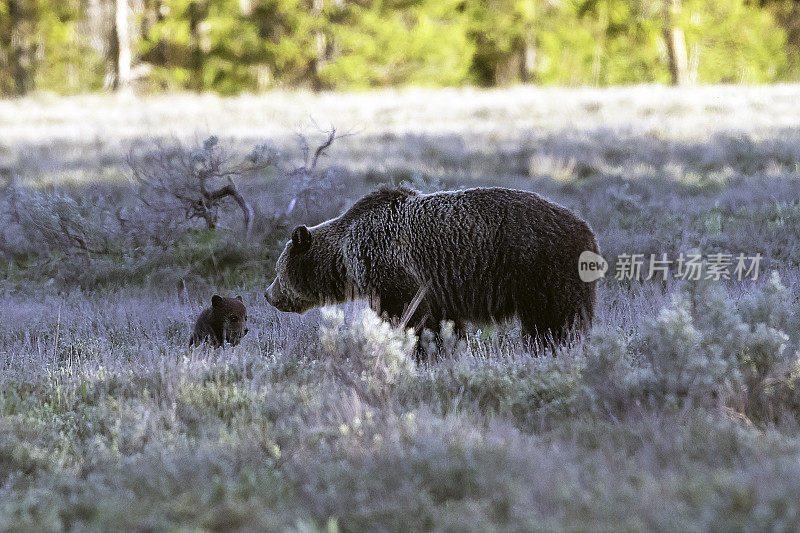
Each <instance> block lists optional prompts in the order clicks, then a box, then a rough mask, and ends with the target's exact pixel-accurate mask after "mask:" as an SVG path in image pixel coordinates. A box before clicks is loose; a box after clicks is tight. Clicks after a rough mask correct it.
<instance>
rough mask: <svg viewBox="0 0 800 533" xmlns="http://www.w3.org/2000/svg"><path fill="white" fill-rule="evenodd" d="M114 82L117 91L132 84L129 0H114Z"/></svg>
mask: <svg viewBox="0 0 800 533" xmlns="http://www.w3.org/2000/svg"><path fill="white" fill-rule="evenodd" d="M114 4H115V5H114V33H113V40H114V46H113V47H112V49H113V50H114V82H113V88H114V90H115V91H123V90H126V89H128V88H129V87H130V84H131V43H130V31H129V29H130V25H129V23H130V9H129V7H128V0H115V1H114Z"/></svg>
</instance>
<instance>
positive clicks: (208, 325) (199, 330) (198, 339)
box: [189, 294, 247, 348]
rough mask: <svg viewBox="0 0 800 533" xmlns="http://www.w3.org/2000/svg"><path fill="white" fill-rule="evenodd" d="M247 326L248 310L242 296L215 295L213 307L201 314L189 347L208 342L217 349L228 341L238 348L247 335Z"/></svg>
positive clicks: (212, 300) (212, 301)
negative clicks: (225, 296) (226, 296)
mask: <svg viewBox="0 0 800 533" xmlns="http://www.w3.org/2000/svg"><path fill="white" fill-rule="evenodd" d="M246 324H247V308H246V307H245V306H244V303H242V297H241V296H237V297H236V298H223V297H222V296H219V295H217V294H215V295H214V296H213V297H212V298H211V307H209V308H208V309H205V310H204V311H203V312H202V313H200V316H199V317H198V319H197V323H196V324H195V325H194V332H193V333H192V337H191V339H190V340H189V345H190V346H197V345H198V344H202V343H204V342H207V343H209V344H210V345H211V346H213V347H214V348H217V347H219V346H222V345H223V344H224V343H225V342H226V341H227V342H228V343H229V344H230V345H231V346H236V345H237V344H239V341H240V340H241V339H242V337H244V336H245V335H247V326H246Z"/></svg>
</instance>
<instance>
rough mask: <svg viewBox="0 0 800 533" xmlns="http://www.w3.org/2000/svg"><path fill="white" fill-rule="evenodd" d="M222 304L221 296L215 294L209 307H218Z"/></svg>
mask: <svg viewBox="0 0 800 533" xmlns="http://www.w3.org/2000/svg"><path fill="white" fill-rule="evenodd" d="M221 303H222V296H220V295H219V294H215V295H214V296H212V297H211V307H219V306H220V304H221Z"/></svg>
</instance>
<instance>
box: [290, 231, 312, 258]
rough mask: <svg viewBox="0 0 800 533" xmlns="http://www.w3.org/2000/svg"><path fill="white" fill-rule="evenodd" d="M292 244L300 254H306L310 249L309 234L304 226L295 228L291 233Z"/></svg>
mask: <svg viewBox="0 0 800 533" xmlns="http://www.w3.org/2000/svg"><path fill="white" fill-rule="evenodd" d="M292 244H293V245H294V247H295V249H296V250H297V251H298V252H300V253H303V252H306V251H308V249H309V248H311V232H310V231H308V228H307V227H305V226H297V227H296V228H294V231H293V232H292Z"/></svg>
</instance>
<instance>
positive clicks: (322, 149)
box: [306, 127, 336, 169]
mask: <svg viewBox="0 0 800 533" xmlns="http://www.w3.org/2000/svg"><path fill="white" fill-rule="evenodd" d="M335 139H336V128H334V127H331V131H330V134H329V135H328V139H327V140H326V141H325V142H324V143H322V144H321V145H319V148H317V151H316V152H314V159H312V160H311V166H310V167H309V166H308V165H306V167H307V168H309V169H315V168H317V160H318V159H319V157H320V156H321V155H324V154H325V150H327V149H328V148H330V146H331V145H332V144H333V141H334V140H335Z"/></svg>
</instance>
